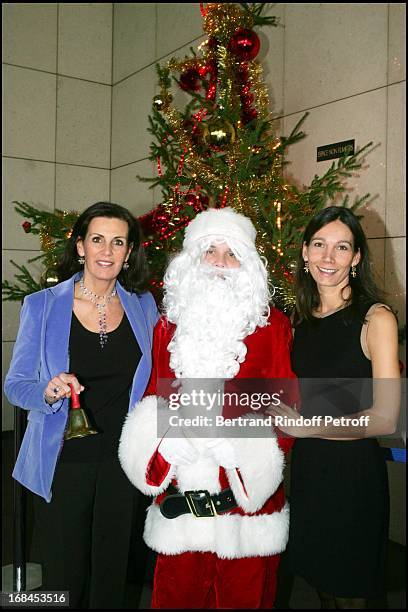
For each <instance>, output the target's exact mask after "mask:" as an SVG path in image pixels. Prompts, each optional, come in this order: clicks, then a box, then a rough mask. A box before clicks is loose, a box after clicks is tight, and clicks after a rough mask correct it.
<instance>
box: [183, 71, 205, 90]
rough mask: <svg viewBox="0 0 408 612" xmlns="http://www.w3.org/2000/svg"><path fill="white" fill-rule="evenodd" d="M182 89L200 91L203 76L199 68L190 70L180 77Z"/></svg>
mask: <svg viewBox="0 0 408 612" xmlns="http://www.w3.org/2000/svg"><path fill="white" fill-rule="evenodd" d="M180 87H181V89H184V91H198V90H199V89H200V87H201V75H200V73H199V71H198V70H197V68H188V70H186V71H185V72H183V73H182V74H181V75H180Z"/></svg>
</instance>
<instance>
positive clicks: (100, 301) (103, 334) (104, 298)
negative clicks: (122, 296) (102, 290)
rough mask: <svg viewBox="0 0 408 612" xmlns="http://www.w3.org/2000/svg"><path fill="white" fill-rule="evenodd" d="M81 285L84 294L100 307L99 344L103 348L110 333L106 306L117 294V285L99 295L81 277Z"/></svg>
mask: <svg viewBox="0 0 408 612" xmlns="http://www.w3.org/2000/svg"><path fill="white" fill-rule="evenodd" d="M79 287H80V289H81V292H82V293H83V294H84V295H87V296H88V297H89V299H90V300H91V302H92V303H93V304H95V306H96V308H97V309H98V316H99V344H100V345H101V348H104V346H105V344H106V343H107V341H108V334H107V331H106V306H107V305H108V304H109V302H110V301H111V299H112V298H113V297H114V296H115V295H116V287H114V288H113V290H112V292H111V293H109V295H97V294H96V293H94V292H93V291H91V290H90V289H88V288H87V287H85V285H84V281H83V279H82V278H81V280H80V281H79Z"/></svg>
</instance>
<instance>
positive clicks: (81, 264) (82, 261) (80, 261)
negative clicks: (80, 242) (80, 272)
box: [78, 257, 85, 266]
mask: <svg viewBox="0 0 408 612" xmlns="http://www.w3.org/2000/svg"><path fill="white" fill-rule="evenodd" d="M78 263H79V265H80V266H83V265H84V263H85V257H78Z"/></svg>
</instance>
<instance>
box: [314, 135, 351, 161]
mask: <svg viewBox="0 0 408 612" xmlns="http://www.w3.org/2000/svg"><path fill="white" fill-rule="evenodd" d="M354 142H355V141H354V140H343V142H335V143H333V144H329V145H324V146H323V147H317V159H316V161H318V162H320V161H326V160H328V159H337V158H338V157H341V156H342V155H354Z"/></svg>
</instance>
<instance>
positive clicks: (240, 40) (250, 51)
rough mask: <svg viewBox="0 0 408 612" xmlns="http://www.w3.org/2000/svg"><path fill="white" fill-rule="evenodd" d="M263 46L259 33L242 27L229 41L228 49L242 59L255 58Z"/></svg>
mask: <svg viewBox="0 0 408 612" xmlns="http://www.w3.org/2000/svg"><path fill="white" fill-rule="evenodd" d="M260 47H261V41H260V40H259V37H258V35H257V34H256V33H255V32H254V31H253V30H249V29H248V28H240V29H239V30H237V31H236V32H235V34H233V35H232V36H231V38H230V41H229V43H228V50H229V51H230V52H231V53H233V54H234V55H235V56H236V57H237V58H239V59H240V60H241V61H245V60H252V59H254V58H255V57H256V56H257V55H258V53H259V49H260Z"/></svg>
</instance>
